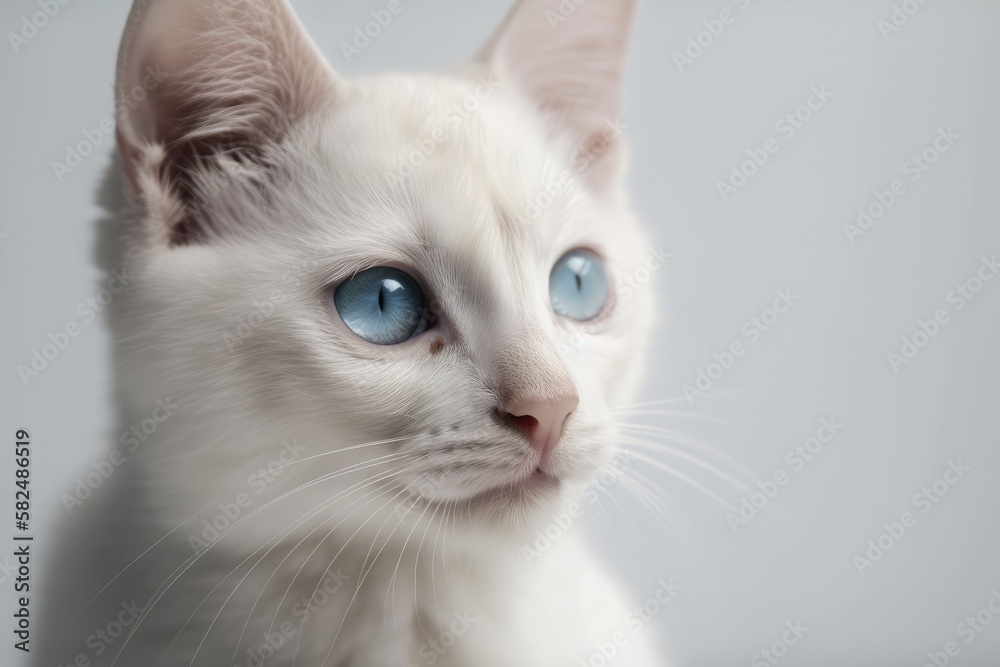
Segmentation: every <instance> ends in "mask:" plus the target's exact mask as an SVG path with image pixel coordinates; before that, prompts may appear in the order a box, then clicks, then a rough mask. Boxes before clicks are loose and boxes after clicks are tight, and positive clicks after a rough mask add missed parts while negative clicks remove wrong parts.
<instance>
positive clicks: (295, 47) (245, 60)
mask: <svg viewBox="0 0 1000 667" xmlns="http://www.w3.org/2000/svg"><path fill="white" fill-rule="evenodd" d="M335 90H336V75H335V74H334V72H333V71H332V69H330V67H329V65H328V64H327V63H326V61H325V60H324V59H323V57H322V56H321V55H320V53H319V51H318V50H317V49H316V47H315V45H314V44H313V43H312V41H311V40H310V39H309V37H308V35H307V34H306V33H305V30H304V29H303V28H302V26H301V25H300V23H299V22H298V19H297V18H296V17H295V15H294V13H293V12H292V10H291V8H290V7H289V6H288V4H287V2H285V1H284V0H257V1H255V2H251V1H250V0H247V1H245V2H239V3H210V2H203V1H202V0H147V1H146V2H142V1H137V2H136V4H135V6H133V9H132V13H131V14H130V16H129V21H128V24H127V26H126V30H125V35H124V37H123V39H122V44H121V49H120V51H119V56H118V81H117V86H116V100H117V101H118V104H119V108H118V117H119V123H118V140H119V149H120V151H121V153H122V157H123V168H124V170H125V173H126V176H127V177H128V182H129V184H130V186H131V187H132V189H133V194H135V195H137V196H138V198H139V199H140V200H143V199H144V198H145V197H146V196H148V194H149V193H145V192H143V191H142V190H143V188H144V187H145V186H144V185H143V184H144V183H147V182H152V183H157V182H160V183H162V184H163V185H164V186H165V187H166V188H167V189H168V190H169V191H170V193H171V194H172V195H173V196H175V197H177V198H178V199H179V200H180V203H181V204H182V207H181V208H182V209H189V208H190V207H191V206H192V204H193V203H194V202H193V198H194V196H195V188H194V187H193V184H192V181H191V178H192V172H193V170H194V168H195V167H203V168H204V167H209V168H210V167H211V166H212V163H213V157H215V156H218V155H220V154H223V153H225V154H226V155H227V156H229V157H235V158H236V159H238V160H241V161H251V162H257V161H259V159H260V155H261V149H262V148H263V147H264V146H266V145H268V144H270V143H277V142H280V141H281V140H282V139H283V137H284V136H285V134H286V132H287V131H288V129H289V127H290V126H291V124H292V123H293V122H294V121H295V120H296V119H300V118H303V117H305V116H308V115H311V114H314V113H317V112H318V111H320V110H321V109H324V108H327V107H329V106H330V105H331V104H332V103H333V100H334V97H335ZM154 145H160V146H162V147H163V149H164V153H163V159H162V160H161V161H157V163H158V165H159V170H160V173H157V174H152V175H150V174H147V175H146V176H153V178H152V179H149V178H144V177H143V175H142V174H140V173H138V172H139V170H141V169H143V168H144V166H146V165H148V164H149V163H150V161H149V160H145V159H143V155H144V153H145V152H146V151H148V150H149V149H150V147H152V146H154ZM168 224H170V225H172V226H173V229H171V231H170V234H169V237H170V239H171V242H172V243H189V242H192V241H194V240H197V236H198V234H197V227H196V226H195V225H193V223H192V222H191V220H190V219H189V218H187V217H185V218H184V219H181V220H172V221H169V223H168Z"/></svg>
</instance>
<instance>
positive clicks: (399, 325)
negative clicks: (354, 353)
mask: <svg viewBox="0 0 1000 667" xmlns="http://www.w3.org/2000/svg"><path fill="white" fill-rule="evenodd" d="M333 303H334V305H336V306H337V312H338V313H340V317H341V318H343V320H344V324H346V325H347V326H348V327H350V329H351V331H353V332H354V333H356V334H358V335H359V336H361V337H362V338H364V339H365V340H366V341H368V342H369V343H375V344H376V345H395V344H396V343H402V342H403V341H404V340H407V339H409V338H412V337H413V335H414V334H417V333H420V332H421V331H423V329H426V328H427V322H426V320H425V319H424V294H423V292H422V291H421V290H420V286H419V285H417V281H416V280H414V279H413V278H412V277H410V275H409V274H407V273H404V272H403V271H400V270H399V269H393V268H391V267H388V266H377V267H375V268H373V269H367V270H365V271H361V272H359V273H357V274H355V275H354V276H353V277H351V278H348V279H347V280H345V281H344V282H342V283H340V284H339V285H337V289H336V290H334V292H333Z"/></svg>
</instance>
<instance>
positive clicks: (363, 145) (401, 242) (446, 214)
mask: <svg viewBox="0 0 1000 667" xmlns="http://www.w3.org/2000/svg"><path fill="white" fill-rule="evenodd" d="M357 85H358V88H357V90H356V91H355V92H354V94H353V95H352V96H351V98H350V99H349V100H348V101H347V102H346V103H345V107H346V108H344V109H342V110H341V111H340V112H338V113H336V114H335V115H334V116H333V117H332V118H331V119H330V120H329V123H328V124H327V125H326V126H325V127H324V128H323V131H322V132H321V135H320V140H319V145H318V146H317V147H316V148H315V150H316V152H317V153H318V155H317V164H316V165H315V169H316V171H315V173H313V174H310V175H309V180H310V181H314V182H317V183H321V184H323V187H325V188H326V189H327V195H328V196H325V197H320V198H319V201H320V205H319V206H320V208H321V209H322V208H323V207H325V208H326V210H321V211H319V219H320V220H319V222H320V224H319V227H318V228H317V229H315V231H316V232H318V233H320V234H323V235H328V236H329V237H330V241H331V242H334V243H335V244H336V246H337V247H338V248H339V249H340V251H341V252H343V253H345V254H349V255H356V256H359V257H360V256H365V255H370V256H372V257H371V259H372V260H378V259H385V260H389V261H401V262H405V261H406V260H412V261H420V262H422V263H426V264H428V265H429V266H431V267H433V268H436V269H440V270H445V269H446V265H447V264H449V263H451V264H454V265H456V266H461V267H462V268H470V269H474V268H475V267H479V268H480V269H482V268H483V267H488V266H492V267H496V266H497V265H501V264H502V265H503V266H505V267H508V268H510V267H521V268H523V267H524V266H526V265H528V264H533V263H535V262H536V261H540V260H542V259H543V256H544V257H545V258H547V256H548V255H549V254H551V252H555V251H556V250H558V248H557V247H556V246H558V245H559V244H560V243H563V242H564V240H563V239H564V237H566V236H567V235H572V234H573V227H574V226H575V225H579V224H580V223H581V221H583V220H585V219H586V217H587V216H586V213H585V209H586V206H585V205H584V203H585V202H584V201H583V200H584V198H585V196H586V193H585V192H584V191H583V189H582V188H578V187H576V184H575V183H574V178H573V176H572V174H571V173H570V171H569V169H568V165H567V164H566V163H565V161H563V160H562V159H561V158H560V156H559V155H558V154H556V153H554V152H553V151H552V149H551V144H550V142H547V141H546V137H545V136H544V134H543V131H542V129H541V126H540V125H539V124H538V122H537V119H536V118H535V116H534V114H532V113H530V110H525V109H523V108H521V107H520V106H519V105H518V104H517V99H518V98H517V97H516V96H514V95H510V94H508V93H507V92H506V91H504V90H502V88H503V83H502V82H500V81H499V80H497V79H495V78H489V77H486V76H485V75H484V76H483V77H479V78H472V79H469V80H465V79H456V78H448V77H438V78H431V77H425V78H411V77H383V78H379V79H374V80H365V81H362V82H361V83H359V84H357ZM380 254H381V255H382V257H378V256H377V255H380Z"/></svg>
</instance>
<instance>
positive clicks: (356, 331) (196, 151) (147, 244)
mask: <svg viewBox="0 0 1000 667" xmlns="http://www.w3.org/2000/svg"><path fill="white" fill-rule="evenodd" d="M405 6H406V5H405V4H400V3H396V2H394V3H389V5H387V9H386V10H385V11H386V12H390V13H391V14H394V13H396V12H397V11H401V9H400V8H401V7H405ZM410 11H416V10H415V9H411V10H410ZM634 11H635V7H634V2H633V1H632V0H586V1H585V2H584V1H583V0H574V1H573V2H569V1H568V0H565V1H563V2H561V3H559V2H554V1H552V0H520V2H518V3H517V4H516V5H515V6H514V7H513V8H512V9H511V11H510V13H509V14H508V16H507V18H506V19H505V20H504V22H503V23H502V24H501V26H500V27H499V28H498V29H497V30H496V32H495V33H494V34H493V36H492V37H490V38H489V39H488V41H487V42H486V44H485V45H484V46H483V47H482V48H481V49H480V50H479V51H478V52H477V53H476V54H475V55H474V56H473V57H471V58H470V59H469V60H468V61H466V62H464V63H462V64H461V65H459V66H457V67H455V68H453V69H452V70H451V71H449V72H446V73H443V74H439V75H433V76H431V75H422V76H421V75H409V74H406V75H403V74H387V75H380V76H373V77H367V78H359V79H347V78H344V77H342V76H341V75H339V74H337V73H336V72H335V71H334V70H333V69H332V68H331V66H330V65H329V64H328V63H327V61H326V60H325V59H324V58H323V57H322V56H321V55H320V52H319V50H318V49H317V47H316V46H315V45H314V43H313V42H312V41H311V40H310V38H309V37H308V36H307V34H306V32H305V31H304V29H303V27H302V25H301V24H300V22H299V20H298V19H297V17H296V16H295V14H294V13H293V11H292V9H291V7H290V6H289V5H288V4H287V2H285V1H284V0H218V1H214V2H209V1H207V0H204V1H203V0H136V2H135V4H134V6H133V8H132V10H131V13H130V15H129V18H128V21H127V24H126V28H125V33H124V36H123V39H122V43H121V49H120V52H119V60H118V67H117V83H116V100H117V112H118V113H117V116H118V124H117V147H118V155H117V156H116V157H115V158H114V160H113V163H112V165H111V168H110V170H109V175H108V179H107V182H106V183H105V187H104V191H103V193H102V201H103V203H104V205H105V207H106V208H107V209H108V211H109V213H108V217H107V219H106V220H105V221H104V223H103V225H102V228H101V238H100V240H99V244H100V247H99V250H98V254H99V257H100V261H101V263H102V264H103V265H104V266H106V267H108V268H109V269H110V268H117V269H120V270H121V273H122V274H123V275H124V276H126V277H127V280H128V287H127V288H126V289H124V290H123V291H122V293H121V294H120V295H117V296H116V297H115V299H114V301H113V303H112V304H110V306H109V308H108V312H109V323H110V325H111V328H112V331H113V333H114V336H115V348H114V359H115V382H116V387H117V393H118V410H119V413H120V416H119V418H120V419H121V423H122V428H121V431H122V433H121V437H120V439H119V445H120V446H119V445H116V448H115V451H114V452H113V453H112V454H109V459H108V461H110V469H111V470H112V472H110V473H109V474H108V475H106V479H104V481H103V482H102V483H101V485H100V487H99V488H97V489H96V490H95V491H94V493H93V494H92V495H91V497H89V498H86V499H85V500H84V499H81V498H71V499H70V500H69V501H67V508H68V509H70V510H71V514H70V517H69V519H68V520H67V521H66V522H65V526H64V527H63V529H62V530H61V531H60V534H59V539H60V540H61V543H62V549H61V551H62V554H65V557H63V558H60V559H59V561H58V567H57V568H55V571H54V572H53V573H52V574H53V576H52V578H51V583H50V585H49V586H48V589H47V593H48V598H47V599H48V603H47V604H46V605H45V619H46V621H45V622H46V626H47V632H48V634H47V636H48V637H49V638H50V639H51V641H48V640H47V641H46V643H45V644H44V645H43V646H41V647H39V651H38V652H37V653H36V657H37V662H36V664H38V665H39V666H42V665H44V667H53V665H60V666H61V665H80V666H88V665H99V666H102V667H107V666H110V665H113V664H114V665H122V666H127V665H134V666H142V667H147V666H155V665H185V666H187V665H212V666H215V667H218V666H219V665H227V666H228V665H240V666H248V667H258V666H260V665H262V664H263V665H270V666H273V667H280V666H288V665H306V666H310V667H320V666H321V665H329V666H331V667H362V666H363V667H377V666H382V665H384V666H392V667H405V666H410V665H415V666H425V665H431V664H435V665H441V666H444V667H449V666H457V665H466V666H468V665H475V666H476V667H492V666H500V665H503V666H509V665H520V666H535V665H538V666H541V665H545V666H546V667H556V666H566V667H570V666H576V665H580V664H585V665H589V664H597V663H599V662H600V661H601V660H606V655H607V654H606V653H603V654H602V653H601V651H602V650H606V649H602V648H601V647H602V646H605V647H606V646H612V648H613V649H614V664H616V665H620V666H622V667H653V666H656V667H663V666H664V665H666V664H667V663H666V659H665V657H664V656H663V655H661V654H660V653H659V652H658V649H657V647H656V642H655V640H654V637H653V636H652V635H653V633H652V632H651V631H647V632H645V633H637V634H634V635H632V634H631V633H629V634H628V637H627V640H626V641H624V642H618V641H617V639H614V640H613V638H615V637H618V636H625V635H626V633H625V632H623V631H625V630H627V629H628V628H626V627H625V626H624V625H623V623H625V619H626V618H628V614H629V610H630V609H631V608H632V607H633V606H634V605H633V603H634V602H635V601H634V600H631V599H630V597H629V596H628V595H627V594H626V593H625V592H624V591H623V589H622V588H621V587H620V586H619V585H618V584H617V583H616V581H615V577H614V576H613V575H612V574H611V573H610V572H607V571H606V570H605V568H604V566H603V565H602V564H601V563H600V562H599V560H598V559H597V557H596V556H595V555H594V554H593V553H592V552H591V550H590V548H589V547H588V545H587V544H586V542H585V540H584V539H583V538H582V537H580V536H579V535H577V533H576V531H575V530H573V526H572V525H569V524H571V523H572V519H573V518H574V517H575V516H576V514H575V513H570V512H571V510H572V508H573V505H572V502H573V501H574V500H576V499H577V498H578V497H579V494H580V493H581V490H582V489H583V488H584V487H585V486H586V485H587V484H588V482H590V481H591V480H593V479H594V478H595V477H596V476H597V475H598V474H600V473H601V472H602V471H605V470H609V469H613V470H619V469H620V466H619V467H617V468H616V467H615V466H616V463H618V462H619V459H618V457H619V456H620V452H619V450H618V448H617V446H616V444H615V443H616V433H617V431H616V426H615V420H614V413H613V407H614V406H616V405H617V406H620V405H624V404H625V403H626V402H627V401H629V400H631V399H632V397H633V396H634V394H635V392H636V386H637V383H638V380H639V377H640V373H641V370H642V367H643V359H644V357H643V350H644V349H645V347H646V344H647V339H648V338H649V335H650V330H651V328H652V325H653V320H654V314H655V304H656V302H655V299H654V297H653V289H652V287H651V286H648V285H647V286H644V288H643V289H642V290H638V291H635V292H634V293H633V291H632V290H629V291H628V292H627V293H626V292H624V291H622V290H619V289H618V288H617V285H618V284H620V277H621V276H623V275H626V274H628V273H629V272H631V271H633V270H634V269H635V268H636V267H638V266H641V265H642V263H643V262H644V261H645V259H646V256H647V252H648V251H647V242H646V237H645V235H644V233H643V231H642V229H641V226H640V224H639V222H638V221H637V219H636V216H635V215H634V213H633V212H632V210H631V208H630V205H629V201H628V196H627V193H626V191H625V187H624V174H625V160H626V154H625V138H624V135H623V133H622V124H621V121H620V118H621V105H622V85H623V81H622V80H623V76H624V63H625V56H626V51H627V44H628V33H629V30H630V24H631V21H632V17H633V14H634ZM376 18H377V17H376ZM363 29H364V28H363V27H362V30H363ZM95 465H97V464H96V463H95ZM64 498H65V497H64ZM567 508H570V509H567ZM567 518H568V519H569V521H567ZM554 522H555V525H557V526H559V529H560V530H559V531H558V532H559V535H558V536H557V537H556V538H554V539H551V540H546V541H544V543H542V544H539V542H538V540H537V539H536V536H537V535H539V534H540V533H539V531H540V530H544V529H545V528H546V527H548V526H550V525H553V523H554ZM632 620H633V621H634V620H635V619H632ZM612 641H615V642H616V643H614V644H609V642H612ZM601 655H604V656H605V657H603V658H602V657H600V656H601Z"/></svg>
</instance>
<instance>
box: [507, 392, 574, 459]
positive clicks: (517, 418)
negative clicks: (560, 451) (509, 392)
mask: <svg viewBox="0 0 1000 667" xmlns="http://www.w3.org/2000/svg"><path fill="white" fill-rule="evenodd" d="M579 403H580V398H579V396H577V395H576V393H575V392H574V393H573V394H571V395H567V396H563V397H560V398H556V399H548V400H545V399H543V400H537V399H529V400H518V401H513V402H511V404H510V405H507V406H505V408H506V412H507V413H508V414H510V415H511V416H512V417H513V423H514V425H515V426H517V427H518V428H519V429H521V431H522V432H523V433H524V435H525V437H527V438H528V442H529V443H531V447H532V448H533V449H535V450H537V451H538V452H539V453H540V454H541V455H542V458H543V459H544V458H545V456H546V455H547V454H548V453H549V451H551V450H552V448H553V447H554V446H555V444H556V442H558V441H559V436H561V435H562V430H563V424H564V423H565V422H566V418H567V417H568V416H569V414H570V413H571V412H573V410H575V409H576V406H577V405H579Z"/></svg>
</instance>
